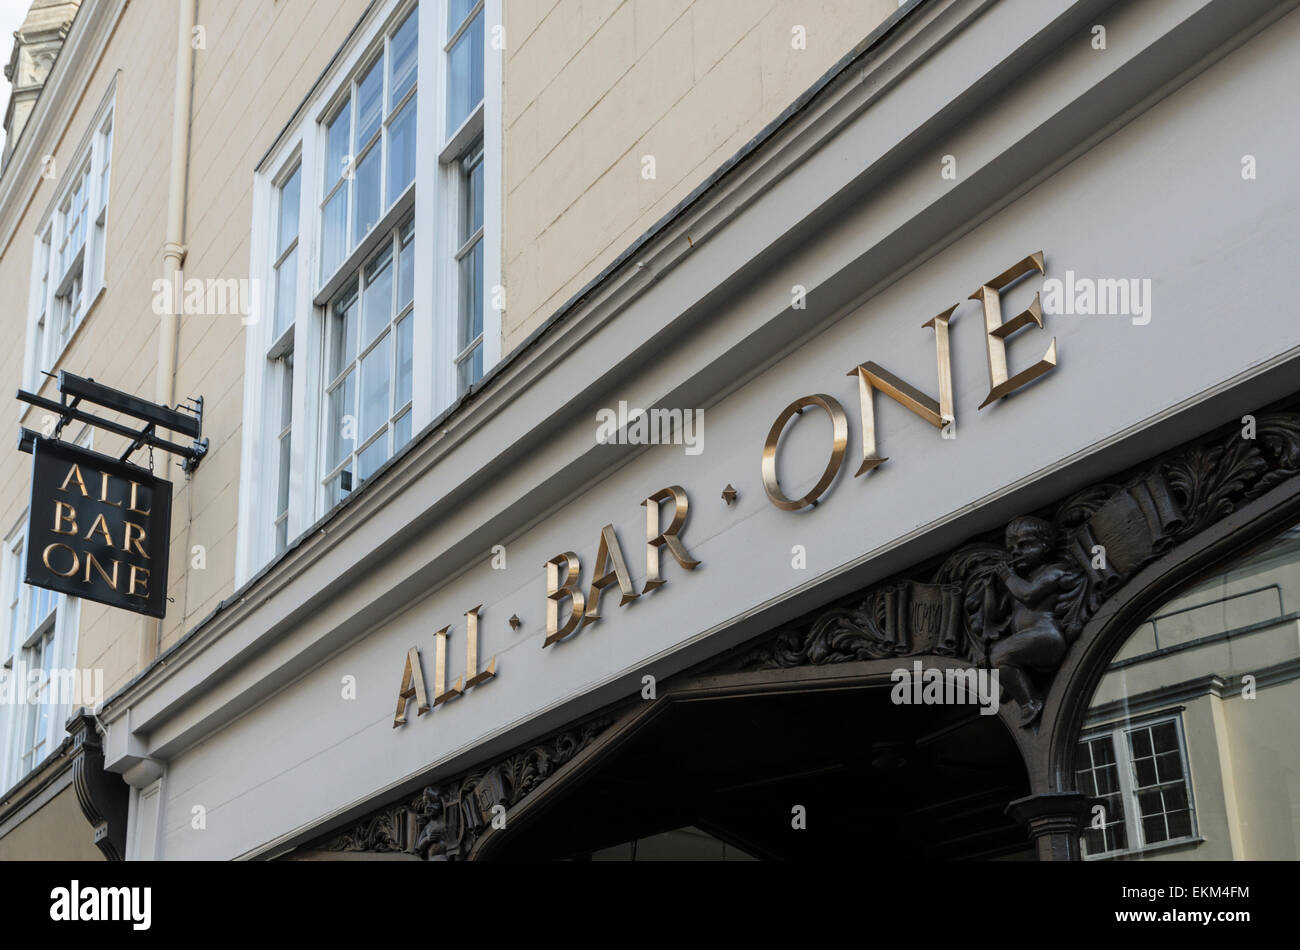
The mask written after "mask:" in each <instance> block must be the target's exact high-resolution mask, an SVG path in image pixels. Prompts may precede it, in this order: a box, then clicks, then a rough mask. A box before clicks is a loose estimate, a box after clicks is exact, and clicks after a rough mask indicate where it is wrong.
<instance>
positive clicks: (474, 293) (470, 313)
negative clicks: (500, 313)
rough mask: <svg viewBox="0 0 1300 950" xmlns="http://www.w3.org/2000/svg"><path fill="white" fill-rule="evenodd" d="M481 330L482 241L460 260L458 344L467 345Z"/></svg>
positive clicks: (462, 346)
mask: <svg viewBox="0 0 1300 950" xmlns="http://www.w3.org/2000/svg"><path fill="white" fill-rule="evenodd" d="M482 332H483V242H482V241H479V242H478V243H477V244H475V245H474V249H473V250H472V251H470V252H469V253H468V254H466V255H465V256H464V257H462V258H461V261H460V336H459V340H458V342H459V345H460V347H461V348H462V349H463V348H464V347H466V346H469V344H470V343H472V342H473V341H474V339H475V337H477V336H478V335H479V334H480V333H482Z"/></svg>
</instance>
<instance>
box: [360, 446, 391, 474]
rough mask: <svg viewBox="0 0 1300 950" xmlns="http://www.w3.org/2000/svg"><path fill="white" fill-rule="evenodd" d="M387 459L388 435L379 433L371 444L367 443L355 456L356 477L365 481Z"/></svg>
mask: <svg viewBox="0 0 1300 950" xmlns="http://www.w3.org/2000/svg"><path fill="white" fill-rule="evenodd" d="M386 461H388V436H387V435H381V436H380V437H379V438H378V439H376V440H375V442H374V443H373V444H371V445H367V446H366V448H365V451H364V452H362V453H361V455H360V456H359V457H358V458H357V478H358V479H359V480H360V481H363V482H364V481H365V480H366V479H367V478H369V477H370V476H371V475H373V474H375V472H377V471H379V467H380V466H381V465H383V464H384V462H386Z"/></svg>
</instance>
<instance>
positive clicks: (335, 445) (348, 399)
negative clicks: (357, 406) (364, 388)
mask: <svg viewBox="0 0 1300 950" xmlns="http://www.w3.org/2000/svg"><path fill="white" fill-rule="evenodd" d="M356 375H357V374H356V373H348V375H347V378H346V379H344V380H343V382H341V383H339V385H338V386H337V387H335V388H334V390H333V391H332V392H330V394H329V403H330V411H329V432H328V433H327V434H326V441H327V444H328V446H329V450H328V452H327V453H326V456H325V460H326V466H327V467H328V468H330V469H333V468H335V467H336V466H337V465H338V464H339V463H340V462H342V461H343V460H344V459H345V458H347V457H348V456H349V455H350V454H352V446H353V445H355V444H356V428H357V425H356V417H355V416H354V415H353V414H352V413H353V411H354V409H353V406H354V402H355V398H356V386H355V383H356Z"/></svg>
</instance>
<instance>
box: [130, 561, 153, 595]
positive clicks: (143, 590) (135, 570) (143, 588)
mask: <svg viewBox="0 0 1300 950" xmlns="http://www.w3.org/2000/svg"><path fill="white" fill-rule="evenodd" d="M130 568H131V573H130V574H129V575H128V580H127V585H126V592H127V594H128V595H129V596H131V597H142V598H144V599H145V600H148V599H149V591H148V585H149V571H148V569H147V568H143V567H136V566H135V565H134V564H132V565H130ZM140 574H143V575H144V582H143V583H142V584H141V585H140V591H137V590H136V589H135V583H136V577H137V575H140Z"/></svg>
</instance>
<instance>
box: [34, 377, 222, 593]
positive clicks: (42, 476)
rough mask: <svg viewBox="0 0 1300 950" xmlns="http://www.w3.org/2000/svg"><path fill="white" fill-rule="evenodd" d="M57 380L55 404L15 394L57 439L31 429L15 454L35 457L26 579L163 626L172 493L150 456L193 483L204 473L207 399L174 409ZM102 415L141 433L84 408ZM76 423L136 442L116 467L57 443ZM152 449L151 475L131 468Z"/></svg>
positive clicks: (78, 380) (84, 382)
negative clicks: (160, 454)
mask: <svg viewBox="0 0 1300 950" xmlns="http://www.w3.org/2000/svg"><path fill="white" fill-rule="evenodd" d="M58 381H59V397H60V398H59V400H58V401H55V400H53V399H49V398H47V397H45V396H41V395H38V394H36V393H30V392H26V391H24V390H21V389H20V390H19V391H18V398H19V399H20V400H21V401H23V402H25V403H28V404H29V405H32V406H36V407H37V408H38V409H43V410H45V411H46V413H47V414H48V415H47V417H46V418H47V420H48V421H49V422H50V423H51V424H52V425H53V435H52V436H50V437H46V436H43V435H41V434H39V433H37V432H34V431H33V430H31V429H27V428H20V429H19V433H18V448H19V449H20V450H21V451H23V452H30V453H31V454H32V457H33V462H32V501H31V507H30V508H29V509H28V512H29V514H28V522H27V565H26V573H25V574H24V577H23V580H25V581H26V582H27V583H28V584H31V585H33V586H35V587H44V588H46V589H47V590H53V591H58V592H59V593H61V594H70V595H71V596H73V597H80V598H82V599H84V600H95V601H98V602H99V603H101V604H108V605H109V606H112V607H121V608H122V609H124V610H130V611H133V612H135V613H139V614H145V615H147V616H150V617H162V616H164V615H165V614H166V611H167V608H166V603H167V554H168V548H169V544H168V542H169V539H170V537H171V522H172V484H171V482H169V481H166V480H165V479H162V478H158V477H156V476H155V475H154V474H153V471H152V468H153V464H152V463H153V450H154V449H155V448H158V449H162V450H163V451H164V452H168V453H171V454H172V455H176V456H179V457H180V459H181V467H182V468H183V469H184V471H185V473H186V474H187V475H189V474H191V473H192V472H193V471H194V470H195V469H196V468H197V467H198V464H199V462H200V461H202V460H203V457H204V456H205V455H206V454H207V451H208V440H207V439H204V438H202V437H201V436H202V429H203V397H202V396H199V397H197V398H194V399H191V400H189V405H183V406H177V407H176V408H172V407H170V406H161V405H158V404H157V403H152V402H147V401H146V400H143V399H140V398H139V397H137V396H132V395H131V394H130V393H125V392H122V391H121V390H119V389H113V388H111V387H109V386H105V385H103V384H102V383H97V382H95V380H93V379H88V378H85V377H82V376H76V375H73V374H72V373H69V372H66V371H65V372H60V373H59V375H58ZM97 406H99V407H103V408H106V409H109V410H112V411H113V412H115V413H117V414H118V415H119V416H125V417H128V418H131V419H135V420H138V422H140V423H144V425H143V427H142V428H140V429H136V428H133V427H132V426H130V425H127V424H125V423H123V422H120V421H117V420H115V419H106V418H104V417H103V416H98V415H95V414H94V413H92V412H90V411H89V409H88V408H87V407H89V408H94V407H97ZM73 422H81V423H85V424H87V425H92V426H94V427H95V428H97V429H101V430H104V431H105V432H109V433H112V434H113V435H116V436H120V437H122V438H125V439H127V440H129V444H128V445H127V447H126V451H125V452H123V454H122V456H121V457H120V458H113V457H112V456H109V455H101V454H99V453H98V452H92V451H90V450H89V449H83V448H81V447H79V446H76V445H72V444H70V443H67V442H62V441H60V440H59V434H60V433H61V432H62V431H63V429H64V427H66V426H68V425H69V424H71V423H73ZM160 429H165V430H168V431H170V432H176V433H179V434H181V435H182V436H187V437H189V438H190V439H192V440H193V441H192V442H191V443H190V444H189V445H185V444H183V443H179V442H174V441H172V440H170V439H167V438H163V437H162V436H160V435H159V430H160ZM145 447H147V448H148V449H149V459H150V467H149V468H148V469H145V468H141V467H140V466H138V465H133V464H131V463H130V462H129V461H128V459H130V457H131V455H132V454H133V453H135V452H137V451H139V450H140V449H142V448H145Z"/></svg>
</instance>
